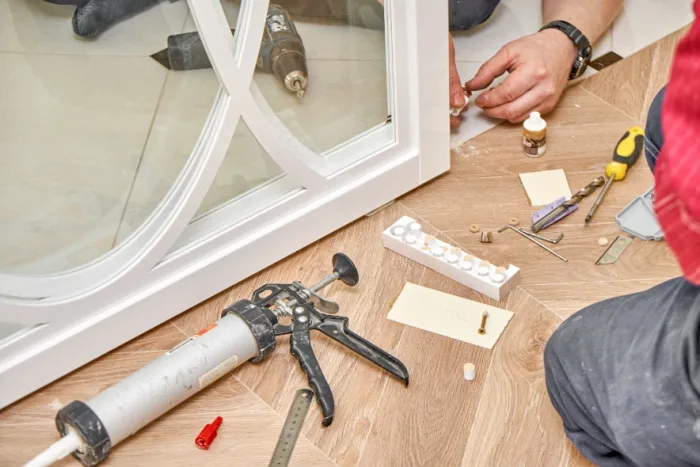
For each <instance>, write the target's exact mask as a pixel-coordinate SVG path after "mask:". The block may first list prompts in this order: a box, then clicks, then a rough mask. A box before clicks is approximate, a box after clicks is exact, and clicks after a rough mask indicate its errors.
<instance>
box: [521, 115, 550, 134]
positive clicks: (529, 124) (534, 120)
mask: <svg viewBox="0 0 700 467" xmlns="http://www.w3.org/2000/svg"><path fill="white" fill-rule="evenodd" d="M523 125H525V129H526V130H528V131H542V130H544V129H545V128H547V122H545V121H544V119H543V118H542V116H541V115H540V113H539V112H531V113H530V118H528V119H527V120H525V123H524V124H523Z"/></svg>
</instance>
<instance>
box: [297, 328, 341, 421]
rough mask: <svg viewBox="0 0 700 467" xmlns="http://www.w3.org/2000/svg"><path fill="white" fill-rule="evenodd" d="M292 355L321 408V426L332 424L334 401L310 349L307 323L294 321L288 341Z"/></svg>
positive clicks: (312, 350)
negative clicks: (307, 380) (304, 374)
mask: <svg viewBox="0 0 700 467" xmlns="http://www.w3.org/2000/svg"><path fill="white" fill-rule="evenodd" d="M289 343H290V348H291V352H292V355H294V357H296V359H297V360H298V361H299V365H300V366H301V369H302V370H304V373H306V377H307V378H308V379H309V386H311V390H312V391H313V392H314V393H315V394H316V401H317V402H318V405H320V406H321V412H323V421H322V423H323V426H328V425H330V424H331V423H333V415H334V413H335V401H334V400H333V392H332V391H331V387H330V386H329V385H328V381H326V377H325V375H324V374H323V370H321V366H320V365H319V364H318V360H317V359H316V355H314V349H313V348H312V347H311V335H310V333H309V322H308V321H306V322H304V323H301V322H299V321H298V320H295V322H294V330H293V331H292V336H291V338H290V340H289Z"/></svg>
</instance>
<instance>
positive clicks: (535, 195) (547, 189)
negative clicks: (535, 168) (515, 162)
mask: <svg viewBox="0 0 700 467" xmlns="http://www.w3.org/2000/svg"><path fill="white" fill-rule="evenodd" d="M520 182H521V183H522V184H523V188H525V192H526V193H527V196H528V197H529V198H530V205H531V206H546V205H548V204H549V203H551V202H552V201H554V200H556V199H557V198H561V197H562V196H563V197H564V198H566V199H569V198H571V188H569V182H568V180H566V174H565V173H564V171H563V170H562V169H558V170H545V171H543V172H529V173H524V174H520Z"/></svg>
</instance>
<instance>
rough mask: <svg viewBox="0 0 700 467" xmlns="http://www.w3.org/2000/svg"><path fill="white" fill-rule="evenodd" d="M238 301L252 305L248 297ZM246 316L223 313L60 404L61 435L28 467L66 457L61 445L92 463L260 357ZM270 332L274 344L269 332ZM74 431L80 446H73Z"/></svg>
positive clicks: (57, 419)
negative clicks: (124, 373) (139, 364)
mask: <svg viewBox="0 0 700 467" xmlns="http://www.w3.org/2000/svg"><path fill="white" fill-rule="evenodd" d="M245 302H247V301H245ZM239 303H241V302H239ZM237 305H239V304H238V303H237V304H236V305H234V307H236V306H237ZM243 306H244V307H245V308H248V307H250V308H254V307H253V306H252V304H250V302H247V304H245V303H244V304H243ZM232 308H233V307H232ZM252 311H255V310H252ZM248 318H250V317H248ZM248 318H246V320H244V319H243V318H242V317H241V315H239V314H237V313H229V314H226V315H225V316H224V317H223V318H221V319H220V320H219V321H218V322H217V323H216V325H215V326H213V327H211V328H210V329H208V330H206V332H203V333H201V332H200V335H196V336H193V337H191V338H189V339H187V340H185V341H183V342H182V343H180V344H179V345H177V346H176V347H174V348H173V349H172V350H170V351H168V352H167V353H165V354H164V355H162V356H160V357H159V358H158V359H156V360H154V361H153V362H151V363H150V364H149V365H147V366H145V367H144V368H142V369H140V370H138V371H137V372H135V373H133V374H132V375H130V376H129V377H127V378H125V379H123V380H122V381H120V382H118V383H117V384H115V385H114V386H112V387H110V388H109V389H107V390H105V391H104V392H102V393H101V394H99V395H98V396H96V397H95V398H93V399H91V400H89V401H87V402H80V401H74V402H71V403H70V404H68V405H67V406H65V407H64V408H62V409H61V410H60V411H59V412H58V414H57V415H56V427H57V428H58V430H59V432H61V434H62V435H64V438H63V439H62V440H60V441H58V442H57V443H55V444H54V445H52V446H51V447H49V449H47V450H46V451H45V452H44V453H42V454H41V455H40V456H38V457H37V458H35V460H33V461H31V462H30V463H29V464H27V466H33V467H34V466H36V467H39V466H43V465H50V464H51V463H53V462H55V461H57V460H58V459H59V457H57V456H58V455H60V454H62V455H61V457H64V456H66V455H67V453H66V452H65V451H66V449H70V448H71V447H72V448H73V449H70V450H69V452H68V454H70V453H72V454H73V456H74V457H76V458H77V459H78V460H79V461H80V462H81V463H82V464H83V465H86V466H93V465H97V464H99V463H100V462H102V461H103V460H104V459H106V458H107V456H109V453H110V452H111V450H112V447H113V446H116V445H117V444H119V443H120V442H121V441H123V440H124V439H126V438H127V437H129V436H131V435H133V434H134V433H136V432H137V431H138V430H140V429H141V428H143V427H144V426H146V425H147V424H149V423H150V422H152V421H153V420H155V419H156V418H158V417H160V416H161V415H163V414H164V413H166V412H167V411H169V410H170V409H172V408H174V407H176V406H177V405H178V404H180V403H181V402H183V401H184V400H185V399H187V398H189V397H190V396H192V395H194V394H196V393H198V392H199V391H200V390H202V389H204V388H205V387H207V386H208V385H210V384H211V383H213V382H214V381H216V380H217V379H219V378H220V377H222V376H223V375H225V374H227V373H229V372H230V371H231V370H233V369H234V368H236V367H237V366H238V365H240V364H242V363H245V362H247V361H248V360H250V359H252V358H255V357H256V355H257V356H258V357H260V358H262V356H263V355H261V352H259V342H260V341H259V338H256V336H255V335H254V334H253V331H251V325H250V324H249V323H248V321H250V320H249V319H248ZM265 331H272V329H271V328H270V329H269V330H265ZM267 334H268V336H267V337H268V338H269V332H267ZM271 337H272V339H273V340H272V347H273V348H274V332H272V336H271ZM268 342H269V339H268ZM270 350H271V349H270ZM71 433H74V434H71ZM75 435H77V436H78V438H79V440H80V445H79V447H78V446H75V440H74V436H75ZM66 438H70V439H71V440H66ZM54 453H56V454H54ZM42 456H44V457H43V458H42ZM41 459H44V460H41ZM46 461H48V463H46Z"/></svg>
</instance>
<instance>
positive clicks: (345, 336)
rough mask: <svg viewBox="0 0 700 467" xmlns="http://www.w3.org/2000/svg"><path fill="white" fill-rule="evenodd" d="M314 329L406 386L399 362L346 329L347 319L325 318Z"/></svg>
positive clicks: (406, 372)
mask: <svg viewBox="0 0 700 467" xmlns="http://www.w3.org/2000/svg"><path fill="white" fill-rule="evenodd" d="M314 329H318V330H319V331H321V332H322V333H324V334H325V335H327V336H328V337H330V338H331V339H333V340H335V341H338V342H340V343H341V344H343V345H344V346H345V347H347V348H349V349H350V350H352V351H354V352H356V353H358V354H360V355H362V356H363V357H365V358H366V359H367V360H369V361H370V362H372V363H374V364H375V365H377V366H379V367H381V368H383V369H385V370H386V371H388V372H389V373H391V374H392V375H394V376H396V377H397V378H399V379H400V380H401V381H403V382H404V384H405V385H406V386H408V369H407V368H406V366H405V365H404V364H403V363H402V362H401V360H399V359H398V358H396V357H394V356H393V355H391V354H390V353H388V352H386V351H385V350H383V349H381V348H379V347H377V346H376V345H374V344H372V343H371V342H370V341H368V340H366V339H364V338H363V337H361V336H359V335H357V334H355V333H354V332H352V331H351V330H350V329H348V319H347V318H346V317H345V316H326V317H324V319H323V321H322V322H321V323H320V324H318V325H316V326H315V327H314Z"/></svg>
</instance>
